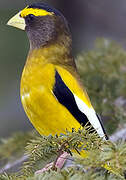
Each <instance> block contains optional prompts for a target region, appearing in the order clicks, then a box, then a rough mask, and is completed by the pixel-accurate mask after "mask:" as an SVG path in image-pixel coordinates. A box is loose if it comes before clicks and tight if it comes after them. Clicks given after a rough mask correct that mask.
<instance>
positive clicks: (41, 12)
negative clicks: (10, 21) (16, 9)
mask: <svg viewBox="0 0 126 180" xmlns="http://www.w3.org/2000/svg"><path fill="white" fill-rule="evenodd" d="M29 14H33V15H34V16H47V15H53V14H54V13H53V12H48V11H46V10H44V9H37V8H36V9H34V8H28V7H26V8H25V9H23V10H22V11H21V14H20V15H21V17H22V18H24V17H26V16H28V15H29Z"/></svg>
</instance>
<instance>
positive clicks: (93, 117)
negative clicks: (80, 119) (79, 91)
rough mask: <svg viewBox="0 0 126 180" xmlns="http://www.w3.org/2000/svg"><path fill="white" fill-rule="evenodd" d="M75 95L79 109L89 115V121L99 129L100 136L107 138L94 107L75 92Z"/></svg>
mask: <svg viewBox="0 0 126 180" xmlns="http://www.w3.org/2000/svg"><path fill="white" fill-rule="evenodd" d="M73 95H74V98H75V101H76V104H77V106H78V108H79V110H80V111H81V112H82V113H84V114H85V115H86V116H87V118H88V120H89V122H90V123H91V125H92V126H93V127H94V129H95V130H96V131H97V133H98V134H99V136H100V137H103V138H104V140H105V134H104V132H103V129H102V126H101V124H100V122H99V120H98V118H97V116H96V113H95V111H94V109H93V108H89V107H88V106H87V105H86V104H85V103H84V102H83V101H82V100H81V99H80V98H78V97H77V96H76V95H75V94H73Z"/></svg>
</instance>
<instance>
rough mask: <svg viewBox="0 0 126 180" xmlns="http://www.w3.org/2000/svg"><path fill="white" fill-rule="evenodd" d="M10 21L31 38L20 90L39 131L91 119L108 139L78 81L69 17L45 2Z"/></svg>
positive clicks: (56, 131)
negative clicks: (67, 19)
mask: <svg viewBox="0 0 126 180" xmlns="http://www.w3.org/2000/svg"><path fill="white" fill-rule="evenodd" d="M8 25H10V26H14V27H16V28H19V29H22V30H25V31H26V33H27V35H28V38H29V42H30V50H29V53H28V57H27V61H26V64H25V66H24V70H23V73H22V77H21V89H20V92H21V101H22V104H23V107H24V110H25V112H26V114H27V116H28V118H29V119H30V121H31V123H32V124H33V126H34V127H35V128H36V129H37V131H38V132H39V133H40V134H43V135H49V134H52V135H55V134H60V133H65V131H66V129H67V130H68V131H71V129H73V128H74V129H76V130H77V129H79V128H80V126H85V125H86V124H87V123H88V124H89V125H92V128H93V130H94V131H96V132H97V133H98V135H99V136H100V137H102V138H103V139H104V140H105V139H107V136H106V133H105V130H104V128H103V126H102V124H101V121H100V118H99V117H98V115H97V114H96V112H95V110H94V108H93V107H92V105H91V102H90V100H89V97H88V95H87V93H86V91H85V89H84V87H83V86H82V83H81V81H80V77H79V75H78V72H77V69H76V65H75V61H74V58H73V56H72V39H71V33H70V30H69V27H68V23H67V21H66V19H65V17H64V16H63V15H62V14H61V13H60V12H59V11H58V10H56V9H54V8H52V7H50V6H48V5H46V4H44V3H34V4H32V5H29V6H27V7H26V8H25V9H23V10H21V11H20V12H19V13H18V14H16V15H15V16H14V17H13V18H11V19H10V20H9V21H8Z"/></svg>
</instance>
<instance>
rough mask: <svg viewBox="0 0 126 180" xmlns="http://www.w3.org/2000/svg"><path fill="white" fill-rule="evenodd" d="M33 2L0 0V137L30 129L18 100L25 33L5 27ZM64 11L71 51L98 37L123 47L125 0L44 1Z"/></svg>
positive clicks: (90, 44) (26, 46) (125, 39)
mask: <svg viewBox="0 0 126 180" xmlns="http://www.w3.org/2000/svg"><path fill="white" fill-rule="evenodd" d="M32 2H35V1H30V0H29V1H28V0H20V1H17V0H13V1H10V0H4V1H0V137H5V136H9V135H10V134H12V132H15V131H22V130H23V131H25V130H27V129H30V128H32V125H31V123H30V122H29V121H28V120H27V117H26V115H25V113H24V111H23V108H22V106H21V102H20V96H19V91H20V77H21V72H22V69H23V66H24V63H25V60H26V57H27V52H28V49H29V43H28V39H27V35H26V34H25V32H23V31H20V30H17V29H15V28H12V27H8V26H6V23H7V21H8V20H9V19H10V17H12V16H13V15H14V14H15V13H16V12H18V10H21V9H22V8H23V7H25V6H26V5H27V4H30V3H32ZM42 2H48V3H49V4H51V5H53V6H54V7H56V8H58V9H59V10H61V12H63V14H64V15H65V17H66V18H67V19H68V21H69V23H70V28H71V31H72V35H73V53H74V55H75V56H76V55H77V54H78V53H79V52H81V51H82V50H85V51H86V50H88V49H90V48H92V47H93V42H94V40H95V39H96V38H97V37H106V38H110V39H114V40H116V41H118V42H119V43H121V44H122V45H123V47H124V48H125V47H126V20H125V19H126V1H125V0H120V1H118V0H102V1H101V0H93V1H88V0H47V1H46V0H45V1H42Z"/></svg>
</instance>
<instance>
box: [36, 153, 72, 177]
mask: <svg viewBox="0 0 126 180" xmlns="http://www.w3.org/2000/svg"><path fill="white" fill-rule="evenodd" d="M68 156H69V154H68V153H67V152H64V153H63V154H61V155H60V156H59V157H58V159H57V160H56V161H55V162H51V163H49V164H47V165H46V166H45V167H44V168H43V169H41V170H38V171H36V172H35V174H40V173H43V172H45V171H48V170H49V169H53V170H56V169H62V168H63V166H64V164H65V162H66V160H67V158H68Z"/></svg>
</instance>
